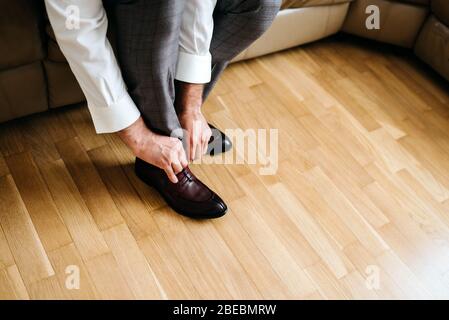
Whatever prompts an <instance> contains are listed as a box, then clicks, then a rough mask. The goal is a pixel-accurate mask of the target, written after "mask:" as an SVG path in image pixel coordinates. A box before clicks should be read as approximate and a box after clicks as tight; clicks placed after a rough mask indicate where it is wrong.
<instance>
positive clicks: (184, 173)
mask: <svg viewBox="0 0 449 320" xmlns="http://www.w3.org/2000/svg"><path fill="white" fill-rule="evenodd" d="M179 175H182V176H183V177H182V178H185V179H182V180H181V179H179V180H181V181H180V183H182V185H184V184H186V183H187V181H188V182H192V181H193V176H192V175H191V174H190V172H188V171H187V170H185V169H184V170H182V171H181V172H180V173H179Z"/></svg>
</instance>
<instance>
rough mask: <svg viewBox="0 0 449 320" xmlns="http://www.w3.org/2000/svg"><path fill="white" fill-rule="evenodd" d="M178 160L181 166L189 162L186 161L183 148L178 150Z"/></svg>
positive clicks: (185, 165)
mask: <svg viewBox="0 0 449 320" xmlns="http://www.w3.org/2000/svg"><path fill="white" fill-rule="evenodd" d="M179 162H180V163H181V166H182V167H183V168H185V167H187V166H188V165H189V162H188V161H187V157H186V153H185V152H184V149H181V150H180V151H179Z"/></svg>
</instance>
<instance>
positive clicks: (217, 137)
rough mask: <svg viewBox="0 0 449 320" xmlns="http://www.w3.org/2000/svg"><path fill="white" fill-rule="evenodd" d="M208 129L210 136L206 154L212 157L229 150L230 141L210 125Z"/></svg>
mask: <svg viewBox="0 0 449 320" xmlns="http://www.w3.org/2000/svg"><path fill="white" fill-rule="evenodd" d="M209 127H210V129H211V130H212V136H211V137H210V140H209V144H208V146H207V154H208V155H210V156H213V155H216V154H220V153H223V152H227V151H229V150H231V148H232V142H231V140H230V139H229V138H228V137H227V136H226V135H225V134H224V133H223V132H221V131H220V130H218V129H217V128H215V127H214V126H213V125H211V124H210V123H209Z"/></svg>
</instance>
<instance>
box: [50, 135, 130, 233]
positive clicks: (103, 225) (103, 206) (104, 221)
mask: <svg viewBox="0 0 449 320" xmlns="http://www.w3.org/2000/svg"><path fill="white" fill-rule="evenodd" d="M56 146H57V148H58V151H59V153H60V154H61V157H62V159H63V161H64V164H65V165H66V167H67V170H68V171H69V172H70V175H71V176H72V179H73V181H74V182H75V184H76V186H77V187H78V190H79V191H80V194H81V196H82V197H83V199H84V201H85V202H86V205H87V208H88V209H89V211H90V213H91V214H92V216H93V218H94V220H95V222H96V224H97V226H98V228H99V229H100V230H105V229H108V228H111V227H113V226H116V225H119V224H121V223H123V218H122V216H121V215H120V212H119V210H118V209H117V206H116V205H115V203H114V201H113V200H112V197H111V195H110V194H109V191H108V190H107V188H106V186H105V185H104V183H103V181H102V180H101V178H100V175H99V174H98V172H97V170H96V169H95V166H94V165H93V164H92V162H91V161H90V159H89V157H88V155H87V153H86V152H85V151H84V150H83V147H82V146H81V143H80V142H79V140H78V139H77V138H73V139H69V140H63V141H60V142H58V143H57V144H56Z"/></svg>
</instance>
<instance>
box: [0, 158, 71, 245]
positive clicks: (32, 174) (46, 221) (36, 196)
mask: <svg viewBox="0 0 449 320" xmlns="http://www.w3.org/2000/svg"><path fill="white" fill-rule="evenodd" d="M7 163H8V166H9V168H10V170H11V174H12V176H13V178H14V181H15V183H16V185H17V189H18V190H19V192H20V195H21V197H22V199H23V202H24V203H25V206H26V208H27V210H28V212H29V214H30V216H31V219H32V220H33V224H34V227H35V228H36V231H37V233H38V235H39V237H40V239H41V241H42V244H43V245H44V248H45V249H46V250H47V251H51V250H54V249H56V248H59V247H62V246H64V245H66V244H69V243H71V242H72V238H71V237H70V234H69V232H68V231H67V228H66V226H65V225H64V222H63V221H62V219H61V217H60V215H59V212H58V209H57V208H56V205H55V204H54V202H53V199H52V197H51V194H50V192H49V190H48V188H47V185H46V184H45V182H44V180H43V178H42V176H41V174H40V172H39V169H38V167H37V166H36V164H35V163H34V161H33V159H32V157H31V155H30V154H29V153H27V152H26V153H19V154H16V155H13V156H11V157H8V158H7Z"/></svg>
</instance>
